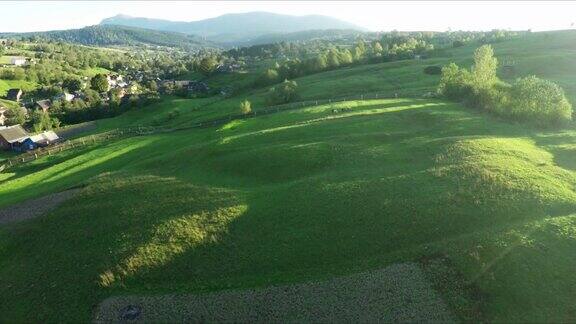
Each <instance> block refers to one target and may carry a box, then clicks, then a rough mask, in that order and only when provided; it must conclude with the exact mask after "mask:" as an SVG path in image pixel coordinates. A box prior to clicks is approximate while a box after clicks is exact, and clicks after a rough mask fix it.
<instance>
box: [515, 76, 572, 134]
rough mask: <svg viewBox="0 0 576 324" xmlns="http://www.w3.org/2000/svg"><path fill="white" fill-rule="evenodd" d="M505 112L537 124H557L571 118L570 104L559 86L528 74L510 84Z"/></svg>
mask: <svg viewBox="0 0 576 324" xmlns="http://www.w3.org/2000/svg"><path fill="white" fill-rule="evenodd" d="M506 114H507V115H509V116H510V117H512V118H514V119H517V120H527V121H532V122H535V123H537V124H539V125H557V124H561V123H564V122H567V121H570V120H571V119H572V105H571V104H570V102H568V99H566V96H565V95H564V91H563V90H562V88H561V87H560V86H558V85H557V84H555V83H554V82H551V81H548V80H542V79H539V78H537V77H535V76H529V77H526V78H521V79H518V80H516V82H514V84H512V87H511V89H510V102H509V104H508V105H507V109H506Z"/></svg>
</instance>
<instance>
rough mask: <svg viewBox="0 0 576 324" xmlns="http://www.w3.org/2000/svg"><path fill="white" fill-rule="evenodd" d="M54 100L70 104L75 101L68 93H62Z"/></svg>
mask: <svg viewBox="0 0 576 324" xmlns="http://www.w3.org/2000/svg"><path fill="white" fill-rule="evenodd" d="M52 99H53V100H60V101H66V102H70V101H72V99H74V95H73V94H70V93H68V92H64V93H61V94H59V95H56V96H54V98H52Z"/></svg>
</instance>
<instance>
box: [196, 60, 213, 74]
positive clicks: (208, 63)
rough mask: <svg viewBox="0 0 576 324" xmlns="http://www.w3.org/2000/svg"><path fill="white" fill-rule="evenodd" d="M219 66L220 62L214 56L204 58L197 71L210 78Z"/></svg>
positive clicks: (197, 66)
mask: <svg viewBox="0 0 576 324" xmlns="http://www.w3.org/2000/svg"><path fill="white" fill-rule="evenodd" d="M217 66H218V60H216V58H215V57H213V56H208V57H204V58H202V59H201V60H200V62H198V64H197V65H196V70H197V71H198V72H200V73H201V74H202V75H204V76H209V75H210V74H212V72H214V70H215V69H216V67H217Z"/></svg>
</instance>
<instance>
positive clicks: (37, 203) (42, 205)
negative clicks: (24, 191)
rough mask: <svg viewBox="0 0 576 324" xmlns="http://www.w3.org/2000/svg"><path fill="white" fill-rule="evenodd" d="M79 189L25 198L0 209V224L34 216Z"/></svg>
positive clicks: (61, 201)
mask: <svg viewBox="0 0 576 324" xmlns="http://www.w3.org/2000/svg"><path fill="white" fill-rule="evenodd" d="M80 190H81V189H71V190H66V191H62V192H58V193H54V194H50V195H48V196H44V197H41V198H36V199H31V200H27V201H24V202H21V203H18V204H16V205H12V206H8V207H5V208H1V209H0V225H2V224H7V223H12V222H18V221H23V220H26V219H31V218H35V217H38V216H41V215H43V214H45V213H46V212H48V211H50V210H52V209H54V208H56V207H57V206H58V205H60V204H61V203H63V202H64V201H66V200H68V199H70V198H72V197H74V196H75V195H76V194H77V193H78V192H79V191H80Z"/></svg>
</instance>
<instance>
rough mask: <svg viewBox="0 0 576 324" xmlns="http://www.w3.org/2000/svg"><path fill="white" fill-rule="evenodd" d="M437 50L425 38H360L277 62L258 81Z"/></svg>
mask: <svg viewBox="0 0 576 324" xmlns="http://www.w3.org/2000/svg"><path fill="white" fill-rule="evenodd" d="M433 50H434V46H433V45H431V44H428V43H426V41H424V40H418V39H415V38H407V39H405V40H404V39H403V40H402V41H400V42H399V41H398V40H397V39H392V40H389V42H388V43H385V44H384V45H382V44H381V42H378V41H374V42H372V43H366V42H364V41H362V40H361V41H359V42H358V43H357V44H356V45H355V46H353V47H351V48H347V47H332V48H329V49H327V50H325V51H323V52H321V53H319V54H317V55H314V56H312V57H309V58H306V59H303V60H301V59H299V58H296V59H291V60H286V61H284V62H283V63H281V64H280V63H276V64H275V65H274V66H273V67H271V68H269V69H267V70H266V71H264V72H263V73H262V74H261V75H260V76H259V77H258V79H257V80H256V85H257V86H265V85H270V84H275V83H278V82H280V81H282V80H285V79H293V78H296V77H299V76H303V75H308V74H313V73H318V72H322V71H327V70H332V69H336V68H339V67H342V66H349V65H352V64H362V63H373V62H381V61H391V60H397V59H409V58H414V57H415V55H423V54H426V53H430V52H432V51H433Z"/></svg>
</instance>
